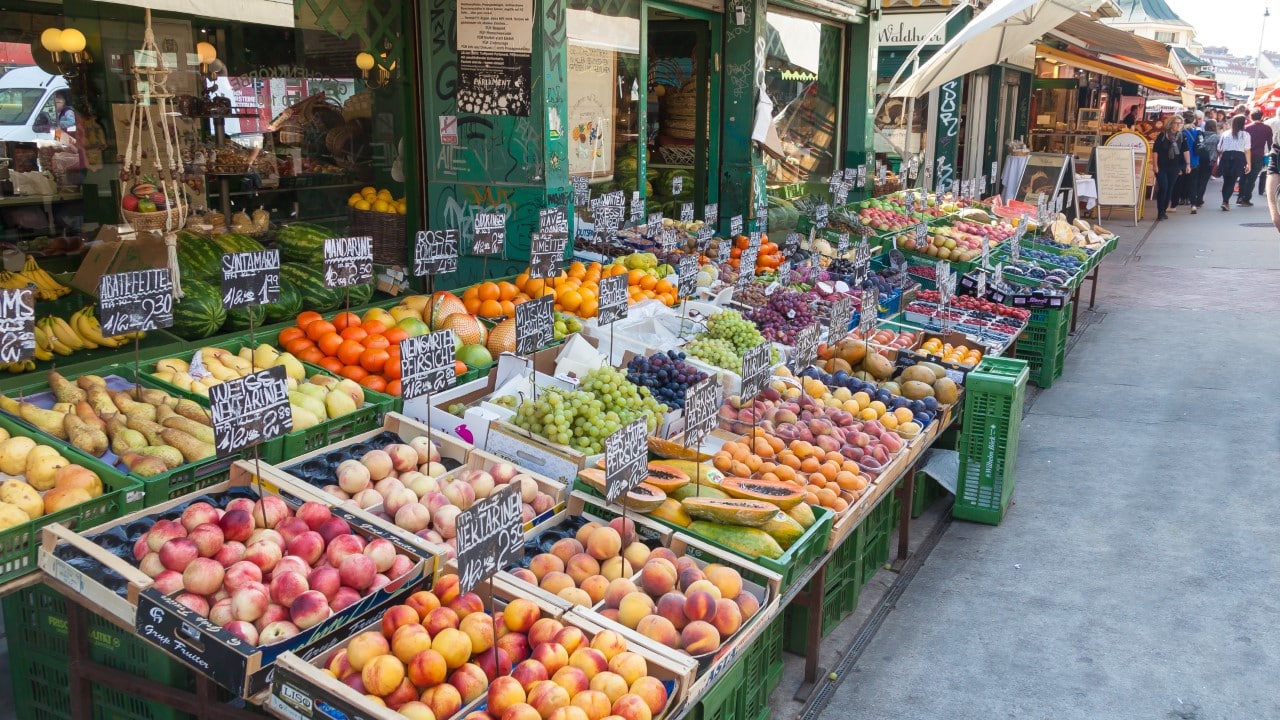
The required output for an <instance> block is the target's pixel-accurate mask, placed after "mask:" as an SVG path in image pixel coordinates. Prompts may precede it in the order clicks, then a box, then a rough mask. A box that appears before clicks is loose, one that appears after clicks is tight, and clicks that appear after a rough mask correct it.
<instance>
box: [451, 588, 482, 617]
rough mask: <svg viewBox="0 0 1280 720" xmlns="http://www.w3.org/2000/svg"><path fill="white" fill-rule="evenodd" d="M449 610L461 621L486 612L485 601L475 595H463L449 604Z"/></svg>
mask: <svg viewBox="0 0 1280 720" xmlns="http://www.w3.org/2000/svg"><path fill="white" fill-rule="evenodd" d="M449 609H450V610H452V611H454V612H455V613H457V614H458V619H459V620H461V619H463V618H465V617H467V616H468V615H471V614H472V613H482V612H484V601H483V600H481V599H480V596H479V595H477V594H475V593H463V594H461V595H459V596H458V597H456V598H454V599H453V600H451V601H450V602H449Z"/></svg>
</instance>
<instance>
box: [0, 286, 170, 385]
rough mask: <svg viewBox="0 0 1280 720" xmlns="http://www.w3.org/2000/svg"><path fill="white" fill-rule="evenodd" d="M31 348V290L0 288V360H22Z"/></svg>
mask: <svg viewBox="0 0 1280 720" xmlns="http://www.w3.org/2000/svg"><path fill="white" fill-rule="evenodd" d="M159 272H165V273H166V274H167V271H159ZM35 351H36V296H35V293H33V292H32V291H31V290H30V289H29V288H19V289H16V290H0V362H6V363H16V362H22V361H23V360H26V359H27V358H29V357H31V356H32V355H34V354H35Z"/></svg>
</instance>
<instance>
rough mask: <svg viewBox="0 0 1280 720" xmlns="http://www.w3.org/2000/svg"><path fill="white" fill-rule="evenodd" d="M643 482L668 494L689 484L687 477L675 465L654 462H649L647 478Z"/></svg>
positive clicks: (686, 474)
mask: <svg viewBox="0 0 1280 720" xmlns="http://www.w3.org/2000/svg"><path fill="white" fill-rule="evenodd" d="M645 482H647V483H649V484H650V485H652V486H654V487H656V488H658V489H660V490H662V491H663V492H667V493H669V492H674V491H676V490H679V489H680V488H682V487H684V486H685V485H687V484H689V475H688V473H686V472H685V471H683V470H681V469H680V468H678V467H676V466H675V465H670V464H668V463H662V462H657V461H656V460H654V461H650V462H649V477H648V478H646V479H645Z"/></svg>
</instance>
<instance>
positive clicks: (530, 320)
mask: <svg viewBox="0 0 1280 720" xmlns="http://www.w3.org/2000/svg"><path fill="white" fill-rule="evenodd" d="M618 277H622V276H621V275H619V276H618ZM554 312H555V298H553V297H551V296H550V295H544V296H542V297H540V298H538V299H537V300H529V301H527V302H522V303H520V304H519V305H517V306H516V354H517V355H530V354H532V353H534V352H536V351H537V350H538V348H540V347H542V346H543V345H547V344H549V343H550V342H551V341H552V340H554V339H555V331H554V329H553V325H552V323H553V322H554V319H553V313H554Z"/></svg>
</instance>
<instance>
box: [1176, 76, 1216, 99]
mask: <svg viewBox="0 0 1280 720" xmlns="http://www.w3.org/2000/svg"><path fill="white" fill-rule="evenodd" d="M1184 82H1185V83H1186V87H1187V89H1188V90H1190V91H1191V92H1193V93H1195V94H1196V95H1208V96H1210V97H1212V96H1214V95H1217V94H1218V81H1217V80H1214V79H1213V78H1202V77H1196V76H1195V75H1188V76H1187V79H1186V80H1185V81H1184Z"/></svg>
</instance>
